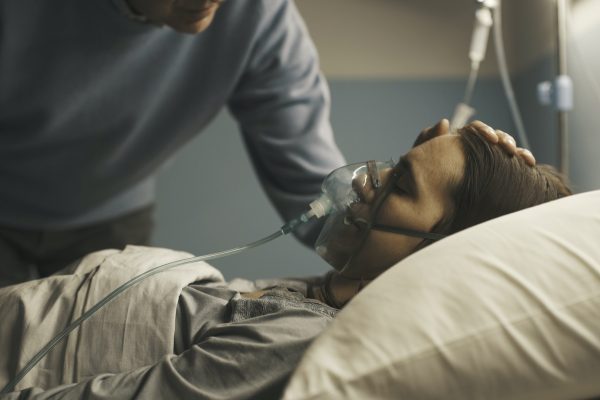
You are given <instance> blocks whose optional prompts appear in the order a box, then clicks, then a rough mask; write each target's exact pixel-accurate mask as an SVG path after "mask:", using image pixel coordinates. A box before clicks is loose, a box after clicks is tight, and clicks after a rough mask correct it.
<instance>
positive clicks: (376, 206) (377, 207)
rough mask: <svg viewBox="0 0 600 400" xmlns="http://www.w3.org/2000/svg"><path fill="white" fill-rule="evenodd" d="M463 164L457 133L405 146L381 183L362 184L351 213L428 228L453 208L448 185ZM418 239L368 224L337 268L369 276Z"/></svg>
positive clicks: (392, 223)
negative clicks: (353, 250)
mask: <svg viewBox="0 0 600 400" xmlns="http://www.w3.org/2000/svg"><path fill="white" fill-rule="evenodd" d="M464 166H465V159H464V153H463V150H462V146H461V144H460V139H459V136H458V135H444V136H440V137H437V138H435V139H431V140H429V141H427V142H425V143H423V144H421V145H420V146H417V147H415V148H413V149H412V150H411V151H410V152H408V153H407V154H406V155H405V156H404V157H402V158H401V161H400V162H399V163H398V164H397V165H396V167H395V168H394V169H389V170H386V171H382V174H381V175H382V176H381V177H382V183H383V189H380V190H379V191H378V192H376V191H374V190H373V189H372V187H371V186H367V187H365V188H364V189H362V190H363V193H361V196H362V198H363V203H364V204H362V205H360V206H358V207H356V208H354V210H353V213H354V214H355V215H354V216H355V217H358V218H360V217H364V218H365V219H370V218H372V220H373V222H374V223H376V224H382V225H388V226H393V227H400V228H407V229H414V230H419V231H425V232H430V231H431V230H432V228H433V227H434V226H435V225H436V224H437V223H438V222H439V221H440V220H441V219H442V218H443V217H444V216H445V215H448V214H449V213H450V212H451V211H452V207H453V204H452V199H451V193H452V190H451V189H452V188H453V187H456V185H458V184H459V183H460V181H461V180H462V177H463V171H464ZM386 193H387V194H386ZM422 240H423V239H420V238H414V237H410V236H405V235H401V234H397V233H390V232H382V231H377V230H374V229H371V230H370V231H369V233H368V235H367V236H366V239H365V241H364V244H363V246H362V247H361V248H360V250H359V251H358V253H357V254H355V256H354V257H353V258H352V260H351V261H350V262H349V263H348V264H347V265H346V266H345V268H344V269H343V271H342V272H343V274H344V275H345V276H348V277H353V278H364V279H372V278H374V277H376V276H377V275H379V274H380V273H382V272H383V271H385V270H386V269H388V268H389V267H391V266H392V265H393V264H394V263H396V262H398V261H400V260H401V259H403V258H405V257H406V256H408V255H409V254H411V253H412V252H413V251H414V250H415V248H416V247H417V245H419V243H420V242H421V241H422ZM334 266H335V265H334ZM337 267H338V268H339V267H340V266H337Z"/></svg>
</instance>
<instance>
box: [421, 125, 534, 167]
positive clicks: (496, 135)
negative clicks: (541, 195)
mask: <svg viewBox="0 0 600 400" xmlns="http://www.w3.org/2000/svg"><path fill="white" fill-rule="evenodd" d="M463 129H469V130H471V131H472V132H474V133H476V134H478V135H480V136H481V137H483V138H484V139H485V140H487V141H488V142H489V143H490V144H497V145H498V146H500V147H501V148H502V150H504V151H505V152H506V153H507V154H509V155H512V156H519V157H521V158H522V159H523V160H524V161H525V163H526V164H527V165H529V166H531V167H533V166H535V157H534V156H533V154H532V153H531V152H530V151H529V150H527V149H524V148H522V147H518V146H517V143H516V141H515V139H514V138H513V137H512V136H511V135H509V134H508V133H506V132H504V131H501V130H499V129H494V128H492V127H491V126H489V125H487V124H485V123H483V122H481V121H473V122H471V123H470V124H467V125H465V126H464V128H463ZM450 133H451V131H450V122H449V121H448V120H447V119H446V118H444V119H442V120H440V121H439V122H438V123H437V124H435V125H434V126H432V127H429V128H425V129H423V130H422V131H421V133H419V135H418V136H417V139H416V140H415V143H414V144H413V147H416V146H418V145H420V144H423V143H425V142H426V141H428V140H431V139H433V138H435V137H438V136H442V135H448V134H450Z"/></svg>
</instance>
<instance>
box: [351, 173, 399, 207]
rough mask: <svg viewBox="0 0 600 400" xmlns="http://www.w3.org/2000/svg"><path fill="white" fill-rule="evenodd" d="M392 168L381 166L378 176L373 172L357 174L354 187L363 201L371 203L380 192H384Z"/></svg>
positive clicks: (353, 181) (353, 183) (353, 182)
mask: <svg viewBox="0 0 600 400" xmlns="http://www.w3.org/2000/svg"><path fill="white" fill-rule="evenodd" d="M391 174H392V168H379V169H378V171H377V176H374V174H373V173H372V172H371V173H365V174H360V175H357V176H356V177H355V178H354V179H353V180H352V188H353V189H354V191H355V192H356V194H358V196H359V198H360V200H361V201H362V202H363V203H366V204H371V203H373V201H375V199H376V198H377V196H378V194H380V193H384V188H385V187H386V185H387V183H388V180H389V177H390V176H391Z"/></svg>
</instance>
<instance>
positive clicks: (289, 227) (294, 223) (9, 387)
mask: <svg viewBox="0 0 600 400" xmlns="http://www.w3.org/2000/svg"><path fill="white" fill-rule="evenodd" d="M312 217H313V215H312V214H311V213H310V212H308V213H305V214H302V215H301V216H300V217H299V218H296V219H293V220H291V221H289V222H288V223H286V224H285V225H283V226H282V227H281V229H279V230H278V231H277V232H275V233H273V234H271V235H269V236H266V237H264V238H262V239H260V240H257V241H255V242H252V243H249V244H247V245H244V246H240V247H234V248H232V249H229V250H224V251H219V252H216V253H210V254H205V255H202V256H197V257H190V258H185V259H183V260H178V261H172V262H170V263H167V264H163V265H159V266H157V267H154V268H152V269H149V270H148V271H146V272H144V273H141V274H139V275H137V276H135V277H134V278H132V279H130V280H129V281H127V282H125V283H124V284H122V285H121V286H119V287H118V288H116V289H114V290H113V291H112V292H110V293H109V294H107V295H106V296H105V297H104V298H103V299H102V300H100V301H99V302H98V303H96V304H94V306H93V307H91V308H90V309H89V310H87V311H86V312H85V313H83V314H82V315H81V317H79V318H77V319H76V320H74V321H73V322H71V323H70V324H69V325H68V326H67V327H65V328H64V329H63V330H62V331H61V332H59V333H58V334H57V335H56V336H55V337H54V338H53V339H52V340H50V341H49V342H48V343H47V344H46V345H45V346H44V347H43V348H42V349H41V350H40V351H38V352H37V353H36V355H35V356H33V358H32V359H31V360H29V362H28V363H27V364H26V365H25V366H24V367H23V368H22V369H21V370H20V371H19V372H18V373H17V375H15V377H14V378H13V379H12V380H11V381H10V382H9V383H8V384H6V386H4V388H2V391H0V394H6V393H10V392H12V391H13V390H14V389H15V387H16V386H17V384H18V383H19V382H20V381H21V379H23V378H24V377H25V375H27V373H28V372H29V371H31V370H32V369H33V367H35V366H36V364H37V363H38V362H39V361H40V360H41V359H42V358H44V356H45V355H46V354H48V352H50V350H52V348H54V346H56V345H57V344H58V343H59V342H60V341H61V340H63V339H64V338H65V337H66V336H67V335H68V334H69V333H71V332H72V331H73V330H75V329H76V328H77V327H79V325H81V324H82V323H83V322H84V321H85V320H87V319H88V318H90V317H91V316H92V315H94V314H95V313H96V312H97V311H98V310H100V309H101V308H102V307H104V306H105V305H106V304H108V303H109V302H110V301H112V300H114V299H115V297H117V296H119V295H120V294H121V293H123V292H124V291H126V290H127V289H129V288H130V287H132V286H134V285H135V284H137V283H139V282H141V281H143V280H144V279H146V278H149V277H151V276H152V275H156V274H158V273H160V272H163V271H166V270H169V269H172V268H175V267H178V266H181V265H184V264H189V263H194V262H198V261H207V260H215V259H217V258H221V257H226V256H230V255H233V254H238V253H241V252H243V251H245V250H249V249H252V248H254V247H257V246H260V245H263V244H265V243H268V242H270V241H271V240H274V239H277V238H278V237H280V236H283V235H286V234H288V233H290V232H292V231H294V230H295V229H296V228H297V227H298V226H300V225H302V224H303V223H305V222H307V221H308V220H310V219H311V218H312Z"/></svg>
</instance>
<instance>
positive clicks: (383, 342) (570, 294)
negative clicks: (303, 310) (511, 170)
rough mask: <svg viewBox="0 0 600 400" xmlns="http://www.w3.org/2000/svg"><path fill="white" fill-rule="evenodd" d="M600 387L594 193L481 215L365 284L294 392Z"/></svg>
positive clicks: (577, 394) (597, 199)
mask: <svg viewBox="0 0 600 400" xmlns="http://www.w3.org/2000/svg"><path fill="white" fill-rule="evenodd" d="M598 395H600V191H595V192H589V193H583V194H578V195H575V196H571V197H568V198H565V199H561V200H558V201H554V202H551V203H547V204H543V205H541V206H537V207H534V208H530V209H527V210H523V211H520V212H517V213H514V214H511V215H506V216H504V217H501V218H497V219H495V220H493V221H488V222H486V223H484V224H481V225H478V226H476V227H473V228H471V229H468V230H465V231H463V232H460V233H458V234H455V235H453V236H452V237H449V238H447V239H444V240H442V241H440V242H439V243H436V244H435V245H432V246H430V247H428V248H426V249H424V250H422V251H421V252H419V253H417V254H414V255H413V256H411V257H409V258H406V259H405V260H403V261H402V262H400V263H398V264H397V265H395V266H394V267H393V268H391V269H390V270H388V271H387V272H385V273H384V274H383V275H381V276H380V277H379V278H378V279H377V280H375V281H374V282H372V283H371V284H370V285H369V286H367V287H366V288H365V289H364V290H363V291H362V292H361V293H360V294H359V295H358V296H357V297H356V298H355V299H354V300H353V301H352V302H351V303H350V304H349V305H348V306H347V307H346V308H345V309H344V310H343V311H342V312H341V313H340V314H339V316H338V317H337V318H336V320H335V321H334V322H333V324H332V325H331V326H330V327H329V328H328V329H327V331H325V332H324V333H323V335H321V336H320V337H319V338H318V339H317V340H316V341H315V343H314V344H313V345H312V346H311V347H310V348H309V350H308V351H307V353H306V354H305V356H304V358H303V359H302V361H301V363H300V365H299V367H298V369H297V370H296V371H295V373H294V375H293V376H292V379H291V380H290V383H289V385H288V387H287V389H286V392H285V395H284V398H285V399H287V400H295V399H341V398H344V399H347V398H350V399H375V398H390V399H392V398H393V399H399V398H402V399H472V398H478V399H493V398H502V399H528V400H532V399H573V398H589V397H593V396H598Z"/></svg>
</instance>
